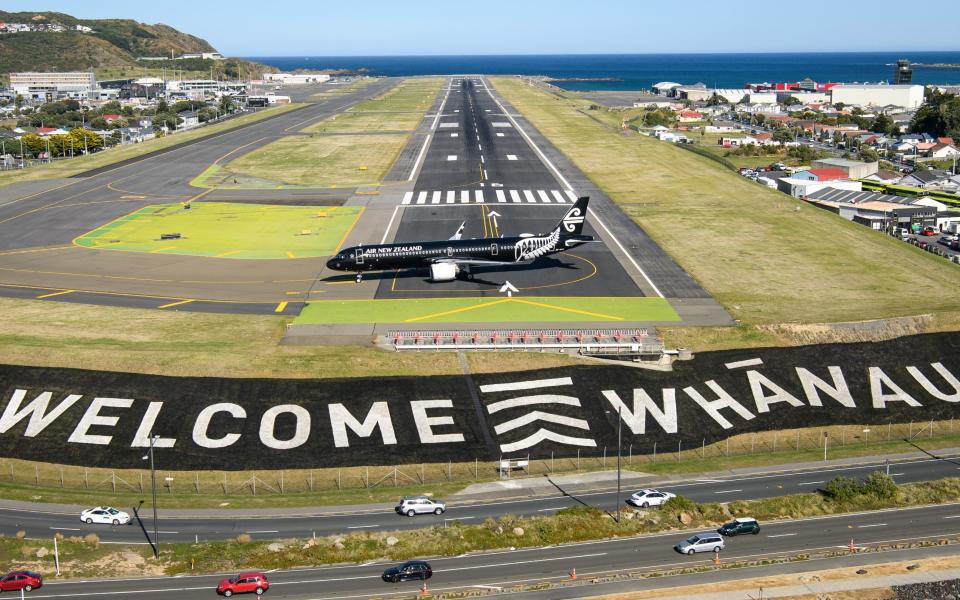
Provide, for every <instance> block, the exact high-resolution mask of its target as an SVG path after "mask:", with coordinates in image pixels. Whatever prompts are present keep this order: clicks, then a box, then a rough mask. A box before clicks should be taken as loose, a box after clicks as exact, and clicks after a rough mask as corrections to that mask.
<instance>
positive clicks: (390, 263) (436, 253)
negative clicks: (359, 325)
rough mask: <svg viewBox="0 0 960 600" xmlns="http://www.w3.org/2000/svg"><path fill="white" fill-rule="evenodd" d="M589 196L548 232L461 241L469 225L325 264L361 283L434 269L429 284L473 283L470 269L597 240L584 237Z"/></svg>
mask: <svg viewBox="0 0 960 600" xmlns="http://www.w3.org/2000/svg"><path fill="white" fill-rule="evenodd" d="M589 201H590V198H589V197H582V198H578V199H577V201H576V203H574V205H573V206H572V207H571V208H570V210H568V211H567V214H565V215H564V216H563V218H562V219H560V222H559V223H557V225H556V227H554V228H553V229H552V230H551V231H550V232H549V233H543V234H532V233H522V234H520V235H519V236H515V237H489V238H475V239H466V240H465V239H462V236H463V229H464V225H465V224H461V225H460V228H459V229H457V232H456V233H455V234H453V236H452V237H451V238H449V239H447V240H439V241H425V242H404V243H399V244H380V245H373V246H362V245H361V246H353V247H350V248H346V249H344V250H341V251H340V252H339V253H337V255H336V256H334V257H332V258H331V259H330V260H328V261H327V268H329V269H332V270H334V271H354V272H356V273H357V283H360V281H362V278H363V272H364V271H392V270H394V269H421V268H424V267H428V268H429V269H430V280H431V281H434V282H444V281H453V280H454V279H456V278H457V276H458V275H459V274H460V273H461V272H463V274H464V275H466V277H467V278H468V279H472V278H473V275H472V273H471V272H470V267H479V266H494V265H497V266H509V265H517V264H523V263H526V262H530V261H533V260H536V259H537V258H540V257H541V256H548V255H550V254H556V253H557V252H564V251H566V250H570V249H571V248H576V247H577V246H580V245H582V244H586V243H590V242H593V241H596V240H594V238H593V236H590V235H583V222H584V219H585V218H586V216H587V202H589Z"/></svg>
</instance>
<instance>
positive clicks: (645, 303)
mask: <svg viewBox="0 0 960 600" xmlns="http://www.w3.org/2000/svg"><path fill="white" fill-rule="evenodd" d="M679 320H680V317H679V316H677V313H676V312H674V310H673V308H672V307H671V306H670V303H669V302H667V301H666V300H664V299H662V298H627V297H624V298H617V297H604V298H586V297H556V296H554V297H530V298H520V297H513V298H404V299H397V300H344V301H336V300H329V301H327V300H325V301H319V302H310V303H309V304H307V306H306V307H304V309H303V311H302V312H301V313H300V316H299V317H297V318H296V319H295V320H294V324H296V325H317V324H328V323H337V324H349V323H386V322H389V323H573V322H584V321H596V322H610V323H618V322H624V321H679Z"/></svg>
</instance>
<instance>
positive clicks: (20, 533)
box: [17, 529, 27, 540]
mask: <svg viewBox="0 0 960 600" xmlns="http://www.w3.org/2000/svg"><path fill="white" fill-rule="evenodd" d="M25 537H27V532H26V531H24V530H22V529H21V530H20V531H18V532H17V539H18V540H22V539H23V538H25Z"/></svg>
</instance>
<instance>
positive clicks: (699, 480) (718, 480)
mask: <svg viewBox="0 0 960 600" xmlns="http://www.w3.org/2000/svg"><path fill="white" fill-rule="evenodd" d="M694 481H695V482H696V483H723V480H722V479H694Z"/></svg>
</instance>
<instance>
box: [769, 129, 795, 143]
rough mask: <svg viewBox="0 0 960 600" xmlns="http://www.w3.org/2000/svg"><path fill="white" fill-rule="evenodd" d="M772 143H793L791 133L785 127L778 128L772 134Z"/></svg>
mask: <svg viewBox="0 0 960 600" xmlns="http://www.w3.org/2000/svg"><path fill="white" fill-rule="evenodd" d="M773 141H775V142H780V143H781V144H785V143H787V142H792V141H793V133H791V132H790V130H789V129H787V128H786V127H779V128H777V130H776V131H774V132H773Z"/></svg>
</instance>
